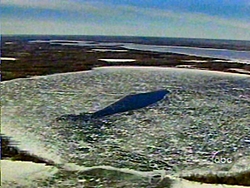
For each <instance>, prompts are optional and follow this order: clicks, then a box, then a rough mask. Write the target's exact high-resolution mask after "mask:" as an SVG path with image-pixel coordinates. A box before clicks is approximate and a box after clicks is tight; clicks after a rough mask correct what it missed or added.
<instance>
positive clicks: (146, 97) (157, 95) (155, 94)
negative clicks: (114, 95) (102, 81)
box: [92, 90, 169, 118]
mask: <svg viewBox="0 0 250 188" xmlns="http://www.w3.org/2000/svg"><path fill="white" fill-rule="evenodd" d="M167 94H169V91H167V90H158V91H152V92H148V93H139V94H135V95H128V96H126V97H124V98H122V99H120V100H119V101H117V102H115V103H113V104H111V105H109V106H107V107H106V108H104V109H102V110H99V111H97V112H95V113H93V115H92V118H100V117H104V116H109V115H113V114H117V113H122V112H127V111H131V110H137V109H140V108H144V107H147V106H149V105H151V104H154V103H156V102H158V101H160V100H162V99H163V98H164V97H165V96H166V95H167Z"/></svg>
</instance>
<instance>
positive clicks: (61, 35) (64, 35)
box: [1, 34, 250, 42]
mask: <svg viewBox="0 0 250 188" xmlns="http://www.w3.org/2000/svg"><path fill="white" fill-rule="evenodd" d="M1 36H2V37H4V36H27V37H28V36H56V37H67V36H68V37H77V36H79V37H80V36H84V37H131V38H133V37H134V38H171V39H197V40H227V41H246V42H250V40H243V39H226V38H194V37H168V36H139V35H138V36H135V35H134V36H132V35H85V34H77V35H73V34H2V35H1Z"/></svg>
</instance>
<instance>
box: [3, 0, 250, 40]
mask: <svg viewBox="0 0 250 188" xmlns="http://www.w3.org/2000/svg"><path fill="white" fill-rule="evenodd" d="M0 9H1V30H2V31H1V34H4V35H21V34H22V35H94V36H96V35H99V36H100V35H101V36H138V37H139V36H145V37H170V38H199V39H221V40H243V41H248V40H250V32H249V31H250V22H249V17H250V2H249V0H230V1H228V0H209V1H204V0H186V1H183V0H168V1H166V0H154V1H152V0H136V1H134V0H71V1H69V0H43V1H39V0H32V1H31V0H25V1H24V0H11V1H10V0H1V3H0Z"/></svg>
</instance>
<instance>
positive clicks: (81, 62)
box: [1, 41, 250, 81]
mask: <svg viewBox="0 0 250 188" xmlns="http://www.w3.org/2000/svg"><path fill="white" fill-rule="evenodd" d="M93 48H94V50H93ZM97 48H98V50H97V51H96V49H97ZM124 50H127V51H124ZM2 56H3V57H12V58H15V59H16V60H15V61H7V60H2V66H1V71H2V81H7V80H13V79H16V78H28V77H33V76H42V75H53V74H57V73H69V72H78V71H88V70H93V69H94V68H97V67H104V66H123V65H126V66H142V67H144V66H148V67H155V66H156V67H173V68H178V67H181V68H183V66H184V67H187V69H197V70H200V69H201V70H211V71H219V72H232V73H237V74H243V75H250V64H243V63H239V62H233V61H230V62H229V60H226V59H220V58H211V57H198V56H192V55H184V54H177V53H169V52H154V51H146V50H145V51H142V50H133V49H130V50H129V49H126V47H122V46H108V47H103V46H96V47H92V46H70V45H66V46H63V45H60V44H49V43H30V42H27V41H26V42H25V41H14V42H13V43H11V44H9V43H7V44H6V43H3V42H2ZM102 59H112V60H115V59H133V60H134V61H129V62H128V61H127V62H121V61H102Z"/></svg>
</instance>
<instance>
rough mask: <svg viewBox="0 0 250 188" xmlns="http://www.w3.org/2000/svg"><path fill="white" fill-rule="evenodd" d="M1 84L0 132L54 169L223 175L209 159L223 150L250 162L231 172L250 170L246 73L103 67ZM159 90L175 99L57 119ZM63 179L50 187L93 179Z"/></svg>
mask: <svg viewBox="0 0 250 188" xmlns="http://www.w3.org/2000/svg"><path fill="white" fill-rule="evenodd" d="M1 85H2V86H1V87H2V94H3V95H2V122H1V124H2V134H5V135H7V136H11V137H13V139H14V140H16V141H19V147H20V148H21V149H25V150H27V151H29V152H30V153H34V154H36V155H38V156H40V157H43V158H46V159H48V160H52V161H54V162H55V163H57V164H62V165H66V164H69V163H73V164H75V165H77V166H78V167H92V166H100V165H101V166H112V167H114V168H118V169H124V168H129V169H132V170H134V171H136V172H138V173H143V172H145V171H147V172H153V171H154V170H159V171H164V172H165V173H166V174H173V173H175V174H176V173H177V174H179V173H181V172H185V171H188V170H193V169H202V168H205V169H208V168H209V169H216V170H217V171H219V170H222V169H225V167H228V165H227V164H225V165H226V166H225V165H221V164H220V165H218V164H215V162H214V161H213V160H211V156H213V154H214V152H218V151H224V152H225V154H226V155H227V156H228V157H232V160H234V162H237V161H240V160H241V159H243V158H244V160H246V161H247V162H245V163H243V164H241V166H237V165H236V166H232V167H231V168H227V171H236V172H237V171H242V170H246V169H247V170H249V169H250V168H249V156H250V145H249V143H248V142H247V140H249V139H250V137H249V132H250V127H249V122H250V116H249V111H250V77H249V76H247V75H237V74H229V73H219V72H208V71H201V70H187V69H174V68H152V67H148V68H142V67H140V68H138V67H126V68H124V67H123V68H121V67H120V68H119V67H106V68H98V69H94V70H93V71H86V72H77V73H66V74H56V75H51V76H41V77H33V78H28V79H16V80H12V81H6V82H2V83H1ZM161 89H166V90H168V91H170V92H171V94H170V95H169V96H168V100H162V101H160V103H158V104H157V105H152V106H148V107H145V108H142V109H138V110H134V111H130V112H124V113H121V114H115V115H112V116H109V117H104V118H100V119H98V120H94V121H89V122H82V121H71V120H60V121H57V120H56V119H57V118H58V117H61V116H63V115H68V114H73V115H78V114H80V113H82V114H85V113H86V114H88V113H93V112H95V111H97V110H100V109H103V108H104V107H106V106H108V105H110V104H112V103H114V102H115V101H117V100H119V99H121V98H123V97H124V96H127V95H130V94H137V93H143V92H150V91H156V90H161ZM217 171H214V172H217ZM61 173H65V174H63V175H64V176H62V174H59V175H58V174H57V175H55V177H53V180H52V179H50V180H48V182H50V184H46V185H47V186H48V185H50V186H51V187H52V185H54V184H55V183H56V182H57V183H58V182H60V186H61V187H67V186H66V185H68V184H67V183H69V182H70V183H71V184H70V185H74V186H75V187H77V186H83V185H84V183H89V179H87V180H86V181H78V180H79V178H80V179H81V178H86V177H85V175H83V174H81V175H79V174H78V175H79V176H78V175H77V174H74V175H73V174H71V173H66V172H61ZM117 173H118V172H117ZM97 174H98V173H97ZM109 175H110V174H109ZM80 176H81V177H80ZM91 176H93V178H94V180H93V181H94V183H93V185H94V186H98V185H100V184H101V183H102V184H104V185H106V186H108V185H109V186H110V184H109V183H108V180H107V181H106V180H105V178H104V179H103V178H101V180H100V181H99V180H98V181H99V183H98V181H97V179H98V178H99V179H100V177H98V178H97V177H95V175H93V174H92V175H91ZM104 176H105V174H104ZM120 177H122V175H121V176H120ZM104 180H105V181H104ZM117 181H118V180H117ZM119 181H123V183H124V184H126V185H127V187H138V186H139V187H144V186H146V185H147V183H148V182H146V183H145V182H144V181H140V180H138V179H136V180H135V179H133V178H132V179H123V180H119ZM48 182H47V183H48ZM100 182H101V183H100ZM132 182H133V183H132ZM117 185H118V184H117ZM40 186H41V185H40ZM60 186H59V187H60ZM41 187H42V186H41ZM44 187H46V186H44ZM69 187H70V186H69ZM71 187H72V186H71ZM152 187H153V186H152Z"/></svg>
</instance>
